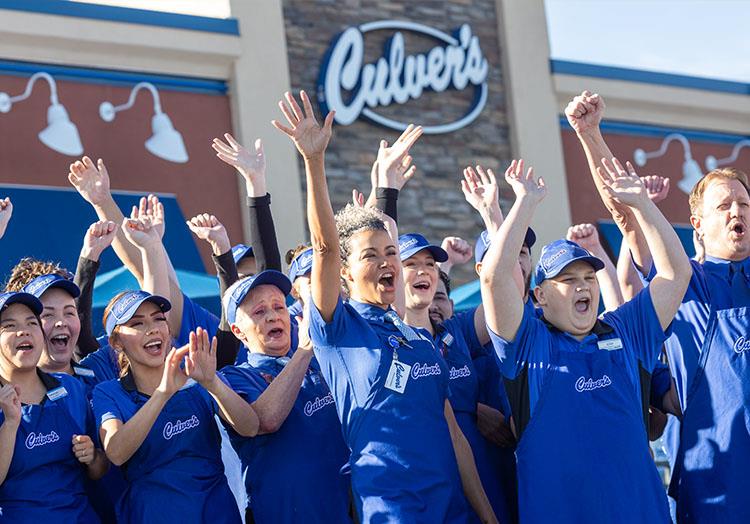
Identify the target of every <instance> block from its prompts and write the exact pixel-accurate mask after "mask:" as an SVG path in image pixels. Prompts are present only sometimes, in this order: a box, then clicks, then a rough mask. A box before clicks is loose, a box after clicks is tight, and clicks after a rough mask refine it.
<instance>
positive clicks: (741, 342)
mask: <svg viewBox="0 0 750 524" xmlns="http://www.w3.org/2000/svg"><path fill="white" fill-rule="evenodd" d="M732 349H734V352H735V353H737V354H738V355H741V354H742V353H744V352H745V351H750V340H748V339H746V338H745V337H740V338H738V339H737V340H735V342H734V346H732Z"/></svg>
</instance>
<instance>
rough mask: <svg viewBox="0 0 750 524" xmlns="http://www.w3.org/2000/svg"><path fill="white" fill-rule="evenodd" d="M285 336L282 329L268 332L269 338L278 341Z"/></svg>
mask: <svg viewBox="0 0 750 524" xmlns="http://www.w3.org/2000/svg"><path fill="white" fill-rule="evenodd" d="M283 336H284V330H283V329H281V328H273V329H271V330H270V331H269V332H268V338H270V339H272V340H278V339H280V338H281V337H283Z"/></svg>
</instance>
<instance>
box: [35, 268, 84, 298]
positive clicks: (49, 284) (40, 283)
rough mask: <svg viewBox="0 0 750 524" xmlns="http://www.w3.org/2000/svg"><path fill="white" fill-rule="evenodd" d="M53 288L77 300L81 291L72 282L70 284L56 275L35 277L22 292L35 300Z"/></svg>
mask: <svg viewBox="0 0 750 524" xmlns="http://www.w3.org/2000/svg"><path fill="white" fill-rule="evenodd" d="M54 287H57V288H60V289H62V290H63V291H67V292H68V294H69V295H70V296H71V297H73V298H78V296H79V295H80V294H81V290H80V289H78V286H77V285H76V284H75V283H74V282H71V281H70V280H68V279H67V278H64V277H61V276H60V275H58V274H56V273H51V274H49V275H42V276H40V277H36V278H35V279H34V280H32V281H31V282H29V283H28V284H26V285H25V286H24V287H23V291H24V292H26V293H31V294H32V295H34V296H35V297H36V298H41V297H42V295H43V294H44V292H45V291H47V290H48V289H50V288H54Z"/></svg>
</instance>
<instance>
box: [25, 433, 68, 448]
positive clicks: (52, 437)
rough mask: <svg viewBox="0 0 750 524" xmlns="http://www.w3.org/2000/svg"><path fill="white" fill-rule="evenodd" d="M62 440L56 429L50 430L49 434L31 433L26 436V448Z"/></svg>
mask: <svg viewBox="0 0 750 524" xmlns="http://www.w3.org/2000/svg"><path fill="white" fill-rule="evenodd" d="M58 440H60V436H59V435H58V434H57V433H55V432H54V431H50V432H49V433H48V434H46V435H45V434H44V433H29V436H28V437H26V449H34V448H38V447H39V446H46V445H47V444H52V443H53V442H57V441H58Z"/></svg>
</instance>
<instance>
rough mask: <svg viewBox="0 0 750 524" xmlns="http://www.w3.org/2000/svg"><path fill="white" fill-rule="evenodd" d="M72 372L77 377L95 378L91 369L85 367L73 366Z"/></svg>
mask: <svg viewBox="0 0 750 524" xmlns="http://www.w3.org/2000/svg"><path fill="white" fill-rule="evenodd" d="M73 373H75V374H76V375H78V376H79V377H89V378H96V374H95V373H94V371H93V370H91V369H87V368H79V367H78V366H73Z"/></svg>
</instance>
